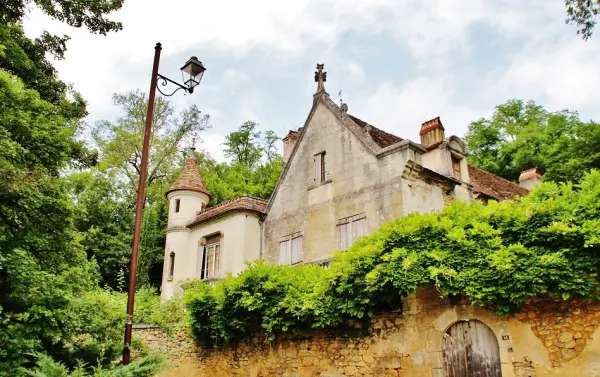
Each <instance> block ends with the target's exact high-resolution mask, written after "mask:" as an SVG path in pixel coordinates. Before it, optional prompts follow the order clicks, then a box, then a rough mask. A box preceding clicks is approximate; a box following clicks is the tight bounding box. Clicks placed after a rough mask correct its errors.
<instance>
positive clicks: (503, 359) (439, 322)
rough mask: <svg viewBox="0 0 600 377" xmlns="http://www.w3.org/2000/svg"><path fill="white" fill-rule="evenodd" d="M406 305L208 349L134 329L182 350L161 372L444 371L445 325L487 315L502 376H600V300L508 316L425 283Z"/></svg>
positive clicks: (335, 376) (305, 375) (263, 376)
mask: <svg viewBox="0 0 600 377" xmlns="http://www.w3.org/2000/svg"><path fill="white" fill-rule="evenodd" d="M403 306H404V312H403V313H385V314H378V315H376V316H375V317H374V318H373V319H372V320H371V321H370V322H368V323H367V324H366V325H361V324H359V323H354V324H350V325H352V326H350V330H345V331H324V330H319V331H313V332H311V333H306V334H298V335H288V336H283V337H281V338H280V339H278V340H276V341H275V342H273V343H267V342H265V340H264V338H261V337H255V338H253V339H251V340H248V341H244V342H241V343H239V344H236V345H230V346H223V347H220V348H215V349H204V348H202V347H197V346H196V347H193V346H191V343H190V342H189V341H188V340H186V338H185V337H183V336H182V335H179V336H178V337H177V336H176V337H174V338H171V339H169V338H167V337H166V336H164V335H162V336H161V335H160V332H158V331H157V330H155V329H154V330H148V329H140V330H138V329H136V330H135V332H134V335H135V337H137V338H138V339H148V338H149V339H150V346H151V347H153V348H155V349H157V350H159V351H163V352H164V351H165V350H167V349H168V350H172V351H173V350H175V352H173V360H174V361H175V365H174V366H173V367H172V368H171V369H169V370H167V371H165V372H164V373H163V374H161V376H160V377H174V376H188V377H226V376H227V377H229V376H248V377H259V376H260V377H267V376H282V377H283V376H286V377H309V376H321V377H354V376H361V377H367V376H372V377H375V376H411V377H421V376H423V377H424V376H427V377H442V376H444V370H443V361H444V354H443V352H442V339H443V337H444V336H445V335H444V334H445V333H446V331H447V330H448V329H449V328H450V327H451V326H452V325H453V324H455V323H457V322H458V321H465V320H467V321H481V322H482V323H483V324H485V325H486V326H488V327H489V328H490V329H491V330H492V331H493V333H494V335H495V337H496V339H495V340H493V341H496V342H497V344H498V346H499V350H500V356H499V357H500V364H501V370H502V376H503V377H533V376H535V377H546V376H590V377H593V376H600V331H599V330H598V320H599V318H600V304H599V303H581V302H576V301H570V302H564V303H561V304H560V305H557V303H556V302H553V301H552V302H549V301H537V302H534V303H532V304H529V305H527V306H526V307H525V308H524V311H523V312H522V313H520V314H518V315H516V316H512V317H506V318H501V317H498V316H497V315H496V314H494V313H492V312H490V311H487V310H485V309H481V308H474V307H472V306H470V305H468V303H467V302H464V301H463V302H458V303H455V304H454V303H451V302H450V300H449V299H447V298H440V297H439V294H438V293H437V292H436V291H435V290H425V289H421V290H419V291H418V292H417V293H416V294H415V295H413V296H409V297H407V298H405V299H404V300H403ZM576 325H578V326H580V327H577V326H576ZM578 330H579V331H578ZM567 338H568V339H567ZM571 342H574V346H573V347H571V345H572V344H571ZM554 347H556V348H558V351H557V350H556V349H555V348H554ZM564 350H572V352H563V351H564Z"/></svg>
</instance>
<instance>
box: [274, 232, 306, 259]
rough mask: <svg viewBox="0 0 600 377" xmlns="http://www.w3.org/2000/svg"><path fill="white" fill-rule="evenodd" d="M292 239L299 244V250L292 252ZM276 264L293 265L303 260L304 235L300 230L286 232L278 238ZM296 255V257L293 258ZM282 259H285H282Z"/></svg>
mask: <svg viewBox="0 0 600 377" xmlns="http://www.w3.org/2000/svg"><path fill="white" fill-rule="evenodd" d="M294 241H296V242H297V243H296V245H300V246H299V251H298V250H296V253H294ZM284 245H285V249H286V251H285V254H286V255H285V257H282V246H284ZM278 257H279V258H278V264H279V265H282V266H294V265H297V264H301V263H303V262H304V237H303V235H302V233H301V232H297V233H292V234H288V235H287V236H284V237H281V238H280V239H279V255H278ZM294 257H296V258H294ZM284 259H287V261H286V260H284Z"/></svg>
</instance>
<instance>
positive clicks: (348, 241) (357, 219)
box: [337, 213, 367, 250]
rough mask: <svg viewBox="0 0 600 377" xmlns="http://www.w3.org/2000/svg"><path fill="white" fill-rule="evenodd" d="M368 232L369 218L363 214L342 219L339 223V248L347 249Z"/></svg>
mask: <svg viewBox="0 0 600 377" xmlns="http://www.w3.org/2000/svg"><path fill="white" fill-rule="evenodd" d="M366 234H367V220H366V217H365V215H364V213H363V214H359V215H355V216H351V217H346V218H344V219H340V220H339V221H338V224H337V237H338V249H339V250H347V249H348V248H349V247H350V246H352V244H353V243H354V241H355V240H356V239H357V238H359V237H362V236H365V235H366Z"/></svg>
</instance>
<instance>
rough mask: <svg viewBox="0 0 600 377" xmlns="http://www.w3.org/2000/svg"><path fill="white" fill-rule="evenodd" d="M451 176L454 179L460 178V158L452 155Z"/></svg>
mask: <svg viewBox="0 0 600 377" xmlns="http://www.w3.org/2000/svg"><path fill="white" fill-rule="evenodd" d="M452 176H453V177H454V178H456V179H461V172H460V159H459V158H456V157H454V156H452Z"/></svg>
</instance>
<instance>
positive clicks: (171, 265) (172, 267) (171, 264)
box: [167, 251, 175, 281]
mask: <svg viewBox="0 0 600 377" xmlns="http://www.w3.org/2000/svg"><path fill="white" fill-rule="evenodd" d="M174 275H175V252H174V251H171V252H170V253H169V270H168V271H167V280H169V281H171V280H173V276H174Z"/></svg>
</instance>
